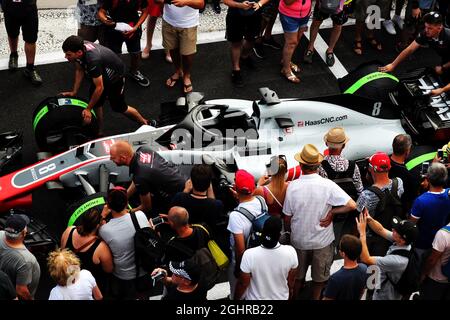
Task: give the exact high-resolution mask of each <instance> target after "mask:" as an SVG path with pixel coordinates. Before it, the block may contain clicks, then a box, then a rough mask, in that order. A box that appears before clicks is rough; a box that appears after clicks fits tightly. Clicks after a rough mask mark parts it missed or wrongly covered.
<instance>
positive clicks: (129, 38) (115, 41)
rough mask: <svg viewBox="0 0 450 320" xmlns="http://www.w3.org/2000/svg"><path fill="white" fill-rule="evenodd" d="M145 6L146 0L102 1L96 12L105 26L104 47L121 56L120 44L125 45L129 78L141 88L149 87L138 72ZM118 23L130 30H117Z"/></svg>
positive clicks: (145, 79) (145, 16)
mask: <svg viewBox="0 0 450 320" xmlns="http://www.w3.org/2000/svg"><path fill="white" fill-rule="evenodd" d="M147 5H148V3H147V0H103V4H102V6H101V7H100V9H99V11H98V18H99V20H100V21H101V22H102V23H103V24H105V25H106V26H107V28H106V30H105V41H106V45H107V46H108V48H110V49H111V50H112V51H114V52H115V53H117V54H121V53H122V44H123V43H124V42H125V43H126V45H127V50H128V53H129V54H130V77H131V78H132V79H133V80H135V81H136V82H137V83H138V84H140V85H141V86H143V87H148V86H149V85H150V81H149V79H148V78H147V77H146V76H144V75H143V74H142V73H141V72H140V71H139V70H138V68H139V62H140V59H141V36H142V28H141V25H142V24H143V23H144V21H145V19H147V16H148V10H147ZM139 11H141V15H139ZM108 14H109V15H108ZM118 22H119V23H120V22H122V23H124V24H127V25H128V26H129V27H128V28H129V29H130V30H128V31H119V30H117V29H118V28H117V23H118Z"/></svg>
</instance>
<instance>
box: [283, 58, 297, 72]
mask: <svg viewBox="0 0 450 320" xmlns="http://www.w3.org/2000/svg"><path fill="white" fill-rule="evenodd" d="M280 66H281V67H283V61H281V62H280ZM291 70H292V72H294V73H300V72H301V71H302V69H300V67H299V66H298V65H296V64H295V63H293V62H292V61H291Z"/></svg>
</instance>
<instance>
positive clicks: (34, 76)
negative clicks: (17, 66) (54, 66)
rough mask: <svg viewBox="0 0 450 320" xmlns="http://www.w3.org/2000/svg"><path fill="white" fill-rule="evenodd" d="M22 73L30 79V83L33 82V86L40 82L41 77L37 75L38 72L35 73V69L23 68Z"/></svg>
mask: <svg viewBox="0 0 450 320" xmlns="http://www.w3.org/2000/svg"><path fill="white" fill-rule="evenodd" d="M23 75H24V76H25V77H26V78H28V79H30V80H31V83H32V84H34V85H35V86H39V85H41V84H42V78H41V76H40V75H39V73H37V71H36V69H33V70H30V69H27V68H25V69H24V70H23Z"/></svg>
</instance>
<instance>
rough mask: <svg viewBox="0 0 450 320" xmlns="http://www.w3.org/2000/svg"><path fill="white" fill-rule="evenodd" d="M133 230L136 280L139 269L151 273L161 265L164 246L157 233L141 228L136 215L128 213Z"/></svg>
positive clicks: (148, 228)
mask: <svg viewBox="0 0 450 320" xmlns="http://www.w3.org/2000/svg"><path fill="white" fill-rule="evenodd" d="M130 216H131V220H132V221H133V225H134V229H135V230H136V233H135V234H134V258H135V262H136V278H138V277H139V269H140V267H142V269H144V271H145V272H152V271H153V270H154V269H155V267H157V266H158V265H160V264H161V259H162V257H163V255H164V251H165V246H164V243H163V241H162V240H161V238H160V237H159V235H158V233H157V232H156V231H155V230H153V229H152V228H150V227H144V228H141V227H140V225H139V222H138V220H137V218H136V213H135V212H131V213H130Z"/></svg>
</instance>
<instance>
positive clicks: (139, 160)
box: [110, 141, 185, 216]
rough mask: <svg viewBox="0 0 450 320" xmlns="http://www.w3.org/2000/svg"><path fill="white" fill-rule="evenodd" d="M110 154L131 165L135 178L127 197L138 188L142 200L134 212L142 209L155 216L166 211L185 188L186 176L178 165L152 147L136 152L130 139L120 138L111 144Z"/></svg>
mask: <svg viewBox="0 0 450 320" xmlns="http://www.w3.org/2000/svg"><path fill="white" fill-rule="evenodd" d="M110 156H111V161H113V162H114V163H115V164H116V165H118V166H128V167H130V175H132V180H133V182H132V183H131V185H130V187H129V188H128V198H130V197H131V196H132V195H133V194H134V193H135V192H136V191H137V192H138V193H139V197H140V201H141V204H140V205H139V206H138V207H136V208H133V209H131V210H130V211H131V212H133V211H139V210H141V211H144V212H145V213H146V214H149V213H150V214H151V215H152V216H155V215H157V214H158V213H161V212H167V210H168V209H169V203H170V201H171V200H172V198H173V196H174V195H175V194H176V193H177V192H181V191H183V189H184V185H185V179H184V178H183V177H182V176H181V175H180V173H179V171H178V169H177V168H176V167H174V166H171V165H170V164H169V163H168V162H167V161H166V160H165V159H164V158H163V157H161V156H160V155H159V154H158V153H157V152H155V151H154V150H152V149H151V148H149V147H140V148H139V149H137V150H136V152H133V149H132V147H131V145H130V144H129V143H128V142H126V141H117V142H116V143H115V144H113V145H112V146H111V149H110Z"/></svg>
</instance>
